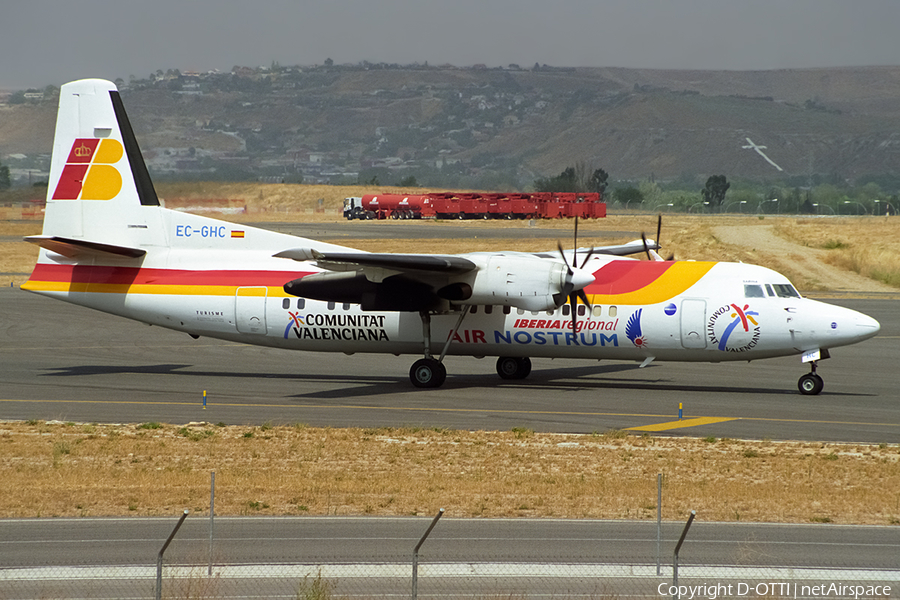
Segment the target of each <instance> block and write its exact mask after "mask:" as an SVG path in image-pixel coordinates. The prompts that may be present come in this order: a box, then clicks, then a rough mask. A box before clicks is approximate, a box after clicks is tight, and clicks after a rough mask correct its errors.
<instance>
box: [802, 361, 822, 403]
mask: <svg viewBox="0 0 900 600" xmlns="http://www.w3.org/2000/svg"><path fill="white" fill-rule="evenodd" d="M809 365H810V368H811V369H812V370H811V371H810V372H809V373H807V374H806V375H804V376H803V377H801V378H800V380H799V381H798V382H797V387H798V388H799V389H800V393H801V394H803V395H804V396H815V395H817V394H818V393H819V392H821V391H822V388H824V387H825V382H824V381H822V378H821V377H820V376H819V374H818V373H816V361H812V362H810V363H809Z"/></svg>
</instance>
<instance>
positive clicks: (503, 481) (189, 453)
mask: <svg viewBox="0 0 900 600" xmlns="http://www.w3.org/2000/svg"><path fill="white" fill-rule="evenodd" d="M210 471H215V472H216V512H217V513H218V514H222V515H368V514H371V515H431V514H433V513H434V512H435V511H436V510H437V509H438V508H439V507H443V508H445V509H446V510H447V514H448V516H450V515H452V516H456V517H517V516H519V517H525V516H527V517H559V518H604V519H651V518H655V517H656V477H657V473H662V474H663V476H664V485H663V518H664V519H678V520H681V519H684V518H685V517H686V516H687V514H688V513H689V512H690V511H691V510H696V511H697V513H698V515H700V516H701V518H702V519H703V520H705V521H771V522H799V523H810V522H811V523H830V522H833V523H866V524H876V525H897V524H900V492H898V490H900V446H898V445H897V444H890V445H888V444H882V445H855V444H851V445H842V444H818V443H792V442H767V441H761V442H759V441H758V442H750V441H738V440H727V439H714V438H707V439H681V438H657V437H650V436H647V435H645V436H640V437H639V436H634V435H625V434H623V433H621V432H607V433H604V434H594V435H568V434H566V435H561V434H540V433H534V432H532V431H530V430H527V429H519V428H517V429H513V430H512V431H506V432H484V431H477V432H469V431H453V430H446V429H418V428H415V429H414V428H396V429H390V428H381V429H321V428H309V427H304V426H302V425H296V426H293V427H286V426H279V427H270V426H267V425H263V426H261V427H237V426H233V427H219V426H216V425H212V424H206V423H199V424H189V425H187V426H178V425H160V424H157V423H145V424H141V425H85V424H74V423H68V424H67V423H44V422H38V423H34V422H31V423H0V479H2V481H3V482H4V485H3V486H0V516H3V517H55V516H98V515H166V514H169V515H172V514H177V513H178V512H180V511H181V510H182V509H184V508H189V509H191V510H193V511H198V512H203V511H205V510H208V501H209V480H210V475H209V473H210Z"/></svg>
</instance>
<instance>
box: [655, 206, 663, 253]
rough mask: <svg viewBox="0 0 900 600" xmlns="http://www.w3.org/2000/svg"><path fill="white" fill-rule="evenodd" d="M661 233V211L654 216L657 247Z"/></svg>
mask: <svg viewBox="0 0 900 600" xmlns="http://www.w3.org/2000/svg"><path fill="white" fill-rule="evenodd" d="M661 233H662V213H659V215H658V216H657V218H656V247H657V249H659V247H660V244H659V236H660V234H661Z"/></svg>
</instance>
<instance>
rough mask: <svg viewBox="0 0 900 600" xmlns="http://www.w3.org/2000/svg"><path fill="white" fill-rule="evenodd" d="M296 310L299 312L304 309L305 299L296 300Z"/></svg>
mask: <svg viewBox="0 0 900 600" xmlns="http://www.w3.org/2000/svg"><path fill="white" fill-rule="evenodd" d="M297 308H299V309H301V310H302V309H304V308H306V298H297Z"/></svg>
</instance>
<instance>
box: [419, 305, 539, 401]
mask: <svg viewBox="0 0 900 600" xmlns="http://www.w3.org/2000/svg"><path fill="white" fill-rule="evenodd" d="M467 314H469V307H468V306H466V307H465V308H463V311H462V313H460V315H459V320H458V321H457V322H456V327H454V328H453V331H452V332H450V335H449V337H448V338H447V341H446V343H445V344H444V348H443V350H442V351H441V356H440V357H439V358H434V356H432V354H431V313H428V312H426V311H422V312H420V313H419V316H420V317H421V318H422V341H423V344H424V354H425V358H420V359H419V360H417V361H416V362H414V363H413V365H412V367H410V369H409V381H410V382H411V383H412V384H413V385H414V386H416V387H417V388H438V387H441V386H442V385H444V381H445V380H446V379H447V369H446V367H444V362H443V361H444V356H446V355H447V349H448V348H449V347H450V342H451V341H452V340H453V338H454V337H455V336H456V333H457V332H458V331H459V327H460V325H462V322H463V319H465V318H466V315H467ZM529 373H531V359H530V358H528V357H527V356H524V357H517V356H501V357H500V358H498V359H497V374H498V375H500V377H501V378H502V379H525V378H526V377H528V375H529Z"/></svg>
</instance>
